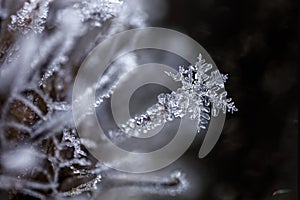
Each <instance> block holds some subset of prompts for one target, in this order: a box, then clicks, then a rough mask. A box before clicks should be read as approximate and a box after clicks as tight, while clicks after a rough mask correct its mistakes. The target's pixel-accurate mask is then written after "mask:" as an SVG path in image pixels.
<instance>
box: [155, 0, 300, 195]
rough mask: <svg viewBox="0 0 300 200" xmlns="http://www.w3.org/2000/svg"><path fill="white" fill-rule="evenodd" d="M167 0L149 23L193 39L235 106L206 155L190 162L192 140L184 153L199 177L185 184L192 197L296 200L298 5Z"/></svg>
mask: <svg viewBox="0 0 300 200" xmlns="http://www.w3.org/2000/svg"><path fill="white" fill-rule="evenodd" d="M167 2H168V5H169V7H168V11H167V15H166V16H165V18H164V21H161V22H160V23H158V24H156V25H158V26H162V27H167V28H172V29H175V30H178V31H180V32H183V33H185V34H187V35H189V36H190V37H192V38H193V39H195V40H196V41H198V42H199V43H200V44H201V45H202V46H203V47H204V48H205V49H206V50H207V51H208V52H209V54H210V55H211V57H212V58H213V59H214V61H215V62H216V64H217V65H218V68H219V69H220V71H221V72H222V73H228V74H229V81H228V83H227V87H226V89H227V91H228V93H229V95H230V96H231V97H233V99H234V100H235V102H236V105H237V107H238V108H239V111H238V112H237V113H235V114H233V115H230V114H228V115H227V118H226V122H225V128H224V130H223V132H222V135H221V138H220V140H219V141H218V143H217V145H216V146H215V148H214V149H213V151H212V152H211V153H210V154H209V155H208V156H207V157H206V158H204V159H201V160H196V161H192V160H194V158H195V155H197V152H198V150H199V145H194V146H193V147H194V148H193V147H192V148H191V149H190V150H189V151H188V152H187V153H186V154H185V156H184V158H183V159H186V161H187V163H188V162H191V163H193V164H192V166H193V168H194V171H196V172H195V173H196V174H198V176H201V178H199V179H201V180H202V181H203V182H202V184H200V183H201V180H200V181H198V183H197V184H196V185H193V188H194V190H195V191H196V190H198V191H197V192H198V197H194V198H195V199H220V200H223V199H224V200H230V199H243V200H252V199H253V200H258V199H274V200H275V199H276V200H278V199H281V200H285V199H287V200H297V199H298V197H297V192H298V104H297V100H298V95H297V87H298V84H297V82H298V61H297V57H296V52H298V43H297V28H298V27H299V25H298V23H297V22H298V21H297V19H298V15H297V10H298V7H299V6H298V5H299V4H298V2H296V1H292V0H272V1H270V0H242V1H241V0H194V1H183V0H169V1H167ZM194 162H195V163H194ZM201 169H204V170H201ZM197 171H199V172H197ZM201 173H202V174H201ZM203 173H204V174H203ZM188 176H189V174H188ZM190 176H193V175H190ZM200 191H201V192H200ZM194 198H193V199H194ZM175 199H180V197H177V198H175Z"/></svg>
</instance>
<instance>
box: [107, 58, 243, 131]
mask: <svg viewBox="0 0 300 200" xmlns="http://www.w3.org/2000/svg"><path fill="white" fill-rule="evenodd" d="M211 69H212V64H210V63H206V61H205V59H203V58H202V55H201V54H200V55H199V57H198V61H197V63H196V64H195V65H191V66H189V67H187V68H184V67H179V70H178V71H179V72H178V73H177V74H172V73H169V72H166V73H167V75H169V76H171V77H172V78H173V79H174V80H175V81H178V82H181V83H182V87H180V88H179V89H177V90H176V91H173V92H172V93H170V94H160V95H158V97H157V101H158V102H157V103H156V104H155V105H153V106H151V107H150V108H148V109H147V111H146V112H145V113H144V114H142V115H139V116H135V117H134V118H132V119H129V120H128V122H126V123H125V124H123V125H121V130H120V131H119V132H121V133H122V132H124V133H126V134H129V135H139V134H141V133H147V132H148V131H149V130H153V129H154V128H156V127H158V126H160V125H162V124H165V123H166V122H168V121H173V119H174V118H182V117H184V116H185V115H189V116H190V118H191V119H192V120H197V121H198V131H200V129H205V128H206V124H208V122H209V120H210V119H211V117H210V115H212V116H213V117H217V116H218V114H219V111H220V110H222V111H223V113H224V114H225V113H226V111H228V112H235V111H237V110H238V109H237V108H236V107H235V105H234V102H232V99H231V98H228V99H227V98H226V96H227V92H226V91H224V92H222V93H220V94H219V93H218V91H219V90H220V89H221V88H224V83H225V82H226V80H227V79H228V77H227V75H222V74H221V73H220V72H219V71H218V70H215V71H212V72H210V75H208V72H209V71H210V70H211ZM113 134H114V133H113V131H110V135H113ZM118 134H120V133H118Z"/></svg>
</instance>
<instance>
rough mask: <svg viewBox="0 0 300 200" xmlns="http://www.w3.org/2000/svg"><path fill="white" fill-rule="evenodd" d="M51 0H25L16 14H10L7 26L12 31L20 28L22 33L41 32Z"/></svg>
mask: <svg viewBox="0 0 300 200" xmlns="http://www.w3.org/2000/svg"><path fill="white" fill-rule="evenodd" d="M51 1H52V0H30V1H29V2H25V3H24V6H23V8H21V9H20V10H19V11H18V12H17V14H16V15H12V16H11V24H10V26H9V28H10V29H11V30H13V31H15V30H20V31H21V32H22V33H23V34H26V33H28V32H29V31H33V32H34V33H41V32H42V31H43V30H44V28H45V27H44V25H45V23H46V18H47V15H48V10H49V3H50V2H51Z"/></svg>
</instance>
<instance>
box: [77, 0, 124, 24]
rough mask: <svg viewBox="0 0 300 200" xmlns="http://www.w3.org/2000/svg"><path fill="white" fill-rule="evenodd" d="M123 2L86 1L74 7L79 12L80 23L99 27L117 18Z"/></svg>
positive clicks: (110, 0)
mask: <svg viewBox="0 0 300 200" xmlns="http://www.w3.org/2000/svg"><path fill="white" fill-rule="evenodd" d="M122 4H123V1H120V0H87V1H82V2H80V3H77V4H75V5H74V7H75V8H77V9H79V10H80V11H81V15H82V16H81V20H82V22H88V23H89V24H90V25H91V26H95V27H100V26H102V23H103V22H105V21H106V20H108V19H110V18H112V17H114V16H117V14H118V12H119V11H120V9H121V6H122Z"/></svg>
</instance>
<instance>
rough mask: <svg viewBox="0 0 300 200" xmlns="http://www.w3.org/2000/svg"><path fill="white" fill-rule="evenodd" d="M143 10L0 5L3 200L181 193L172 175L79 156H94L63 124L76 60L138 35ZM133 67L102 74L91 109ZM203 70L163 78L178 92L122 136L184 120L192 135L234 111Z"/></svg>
mask: <svg viewBox="0 0 300 200" xmlns="http://www.w3.org/2000/svg"><path fill="white" fill-rule="evenodd" d="M129 2H130V3H129ZM142 4H143V2H142V1H136V0H135V1H133V0H132V1H131V0H129V1H128V2H127V1H119V0H85V1H79V0H70V1H59V0H28V1H21V0H16V1H11V0H2V1H0V12H1V13H0V28H1V29H0V197H1V198H2V199H68V198H69V199H91V198H98V197H99V195H101V194H102V193H105V192H106V191H108V190H110V189H111V188H118V187H128V188H130V191H139V192H142V193H155V194H161V195H176V194H179V193H182V192H183V191H184V190H186V189H187V186H188V182H187V180H186V177H185V174H184V173H183V172H182V171H180V170H179V171H175V172H170V173H167V174H164V175H149V174H144V175H133V174H128V173H122V172H117V171H115V170H113V169H111V168H108V167H106V166H105V165H104V164H103V163H101V162H100V161H98V160H96V159H95V158H94V157H93V156H92V155H91V154H90V153H89V152H88V151H87V150H86V149H85V148H86V147H89V148H92V147H93V146H95V144H94V143H93V142H94V141H91V140H88V139H86V138H79V137H78V133H77V130H76V129H75V125H74V122H73V119H72V106H71V99H72V98H71V93H72V87H73V83H74V79H75V76H76V73H77V71H78V69H79V66H80V64H81V63H82V61H83V59H84V58H85V57H86V56H87V54H88V53H89V52H90V51H91V49H93V48H94V47H95V46H96V45H97V44H98V43H100V42H101V41H103V40H104V39H105V38H106V37H108V36H110V35H112V34H115V33H118V32H121V31H124V30H126V29H128V28H130V27H144V26H146V21H147V17H148V15H147V14H146V13H145V12H144V11H143V10H142V7H143V6H142ZM133 5H134V6H133ZM136 8H138V9H136ZM135 64H136V60H135V57H134V56H133V57H130V58H127V59H126V61H125V62H124V63H122V62H121V63H118V64H117V65H115V66H111V68H110V69H109V70H108V72H107V74H106V77H105V78H104V80H102V82H98V83H97V84H96V86H95V87H97V89H99V90H100V94H99V96H97V97H96V99H97V101H96V104H95V105H94V106H95V107H99V105H100V104H101V103H102V101H103V99H104V98H108V97H110V96H111V94H112V93H113V89H114V87H116V84H117V83H118V81H119V79H120V77H121V76H123V75H126V74H127V73H128V72H129V71H130V70H131V69H132V68H133V66H135ZM209 66H210V65H209V64H207V63H205V61H204V60H203V59H202V58H201V57H199V62H198V63H196V65H195V66H190V67H188V68H180V70H179V73H178V74H169V75H170V76H171V77H173V78H174V80H175V81H180V82H181V83H182V87H181V88H179V89H178V90H177V91H174V92H172V93H171V94H161V95H160V96H159V97H158V103H157V104H155V105H154V106H153V107H151V108H149V110H148V111H147V113H146V114H144V115H141V116H137V117H136V118H134V119H131V120H130V123H131V122H132V120H133V122H134V127H132V126H131V124H126V125H125V126H124V127H123V129H122V131H123V133H130V134H133V133H135V130H136V129H139V128H144V129H147V130H148V129H150V128H151V126H155V125H157V124H159V123H165V122H166V121H170V120H172V119H173V118H175V117H182V116H184V115H187V114H188V113H189V114H190V116H191V118H192V119H195V120H197V121H198V122H199V129H201V128H203V125H205V124H206V123H207V122H208V121H209V119H210V115H209V114H210V113H211V114H212V116H216V115H218V112H219V110H223V112H225V111H226V110H229V111H235V110H236V108H235V107H234V105H233V103H231V102H230V100H229V99H226V93H222V94H221V95H216V93H215V92H216V91H217V90H218V88H222V87H224V80H225V79H226V76H223V75H221V74H220V73H219V72H218V71H213V72H211V74H210V75H207V74H205V72H207V70H209ZM210 107H211V110H210ZM103 114H104V115H105V113H103ZM127 127H130V129H128V128H127ZM117 162H120V163H121V164H122V161H117ZM124 198H125V197H124Z"/></svg>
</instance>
